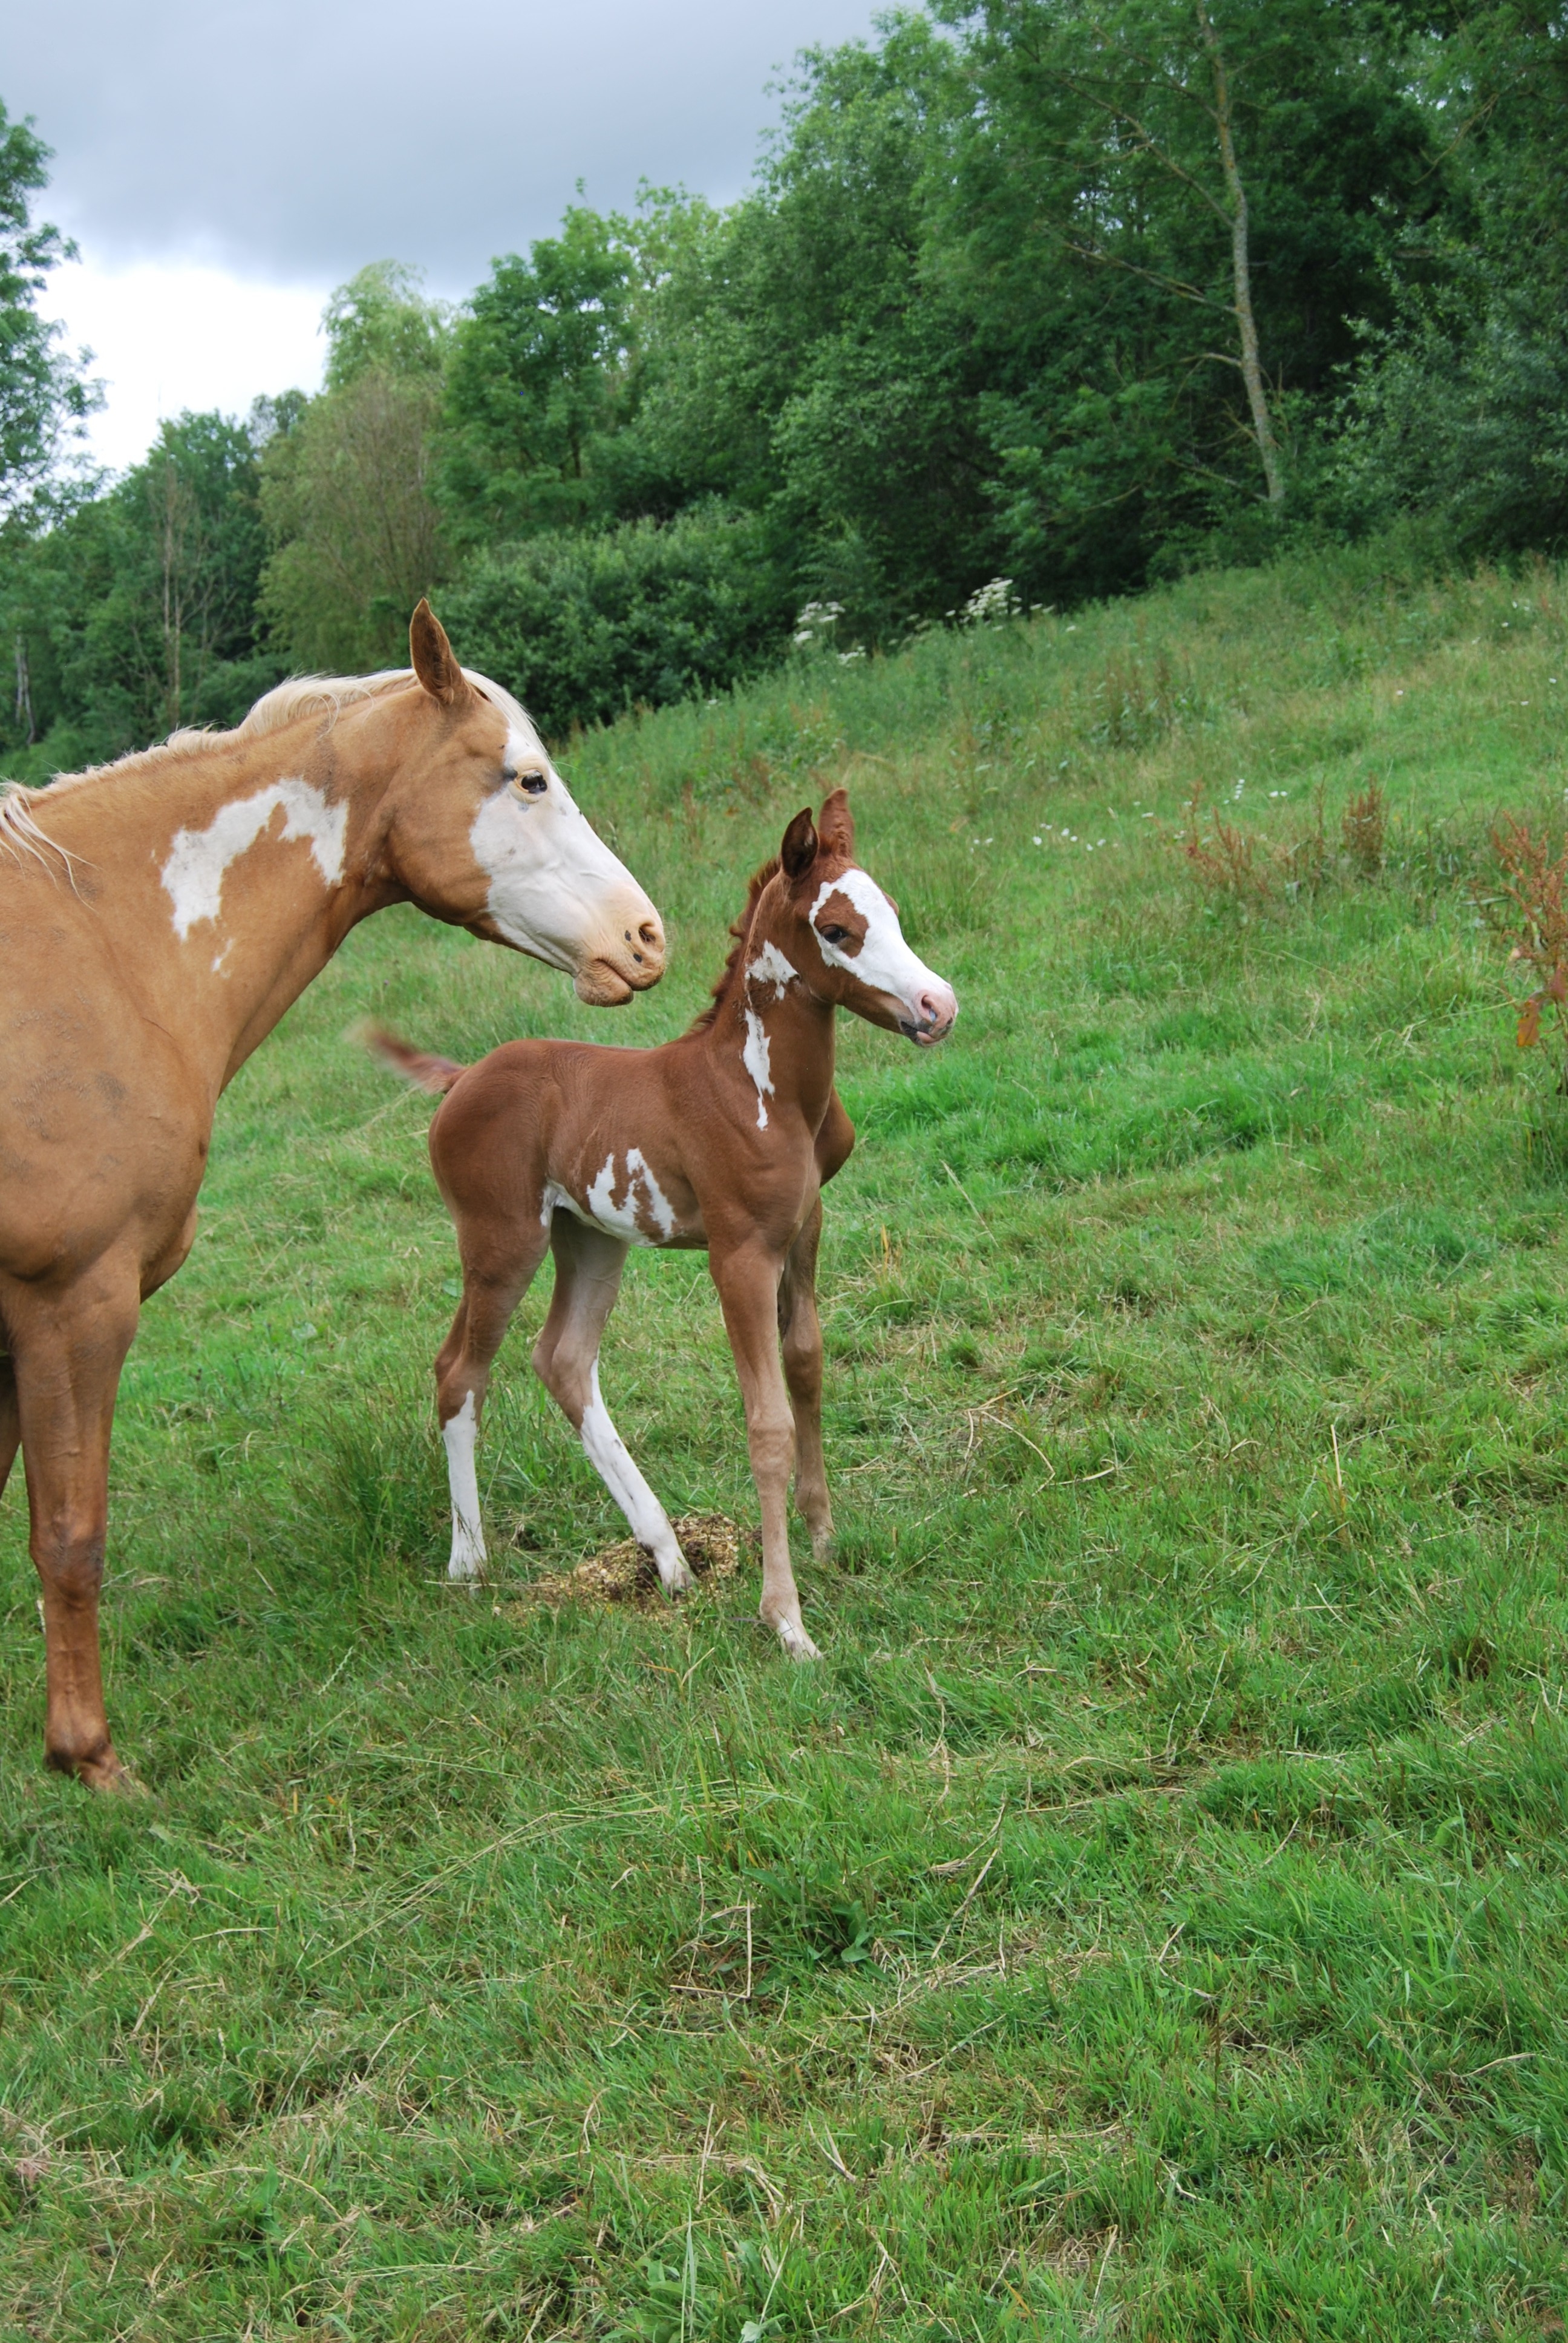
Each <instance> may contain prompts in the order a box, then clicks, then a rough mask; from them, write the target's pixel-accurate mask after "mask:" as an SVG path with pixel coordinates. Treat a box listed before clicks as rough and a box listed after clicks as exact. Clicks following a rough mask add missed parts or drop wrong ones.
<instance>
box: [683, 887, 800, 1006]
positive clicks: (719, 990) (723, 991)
mask: <svg viewBox="0 0 1568 2343" xmlns="http://www.w3.org/2000/svg"><path fill="white" fill-rule="evenodd" d="M778 872H779V857H778V856H777V855H776V854H774V855H770V856H769V860H767V861H766V862H765V863H764V864H763V865H762V868H761V869H760V870H754V871H753V872H752V874H751V884H750V885H749V888H748V889H747V890H746V909H745V910H743V911H742V912H741V914H740V916H739V919H738V920H731V921H730V924H729V932H730V934H731V935H732V936H733V937H734V939H735V941H734V943H733V944H732V945H731V946H730V949H729V959H728V960H726V961H725V963H724V966H723V967H722V969H721V970H719V977H718V980H717V981H716V982H715V984H714V987H713V998H712V1000H711V1001H709V1004H708V1006H707V1008H706V1009H705V1010H704V1011H702V1013H701V1015H700V1016H699V1017H697V1018H694V1019H693V1021H692V1022H691V1024H690V1026H689V1028H688V1031H690V1032H693V1033H701V1032H704V1031H706V1030H707V1028H708V1027H709V1025H711V1024H712V1022H713V1021H714V1019H715V1018H716V1017H717V1016H718V1014H719V1011H720V1010H721V1009H722V1008H723V1006H724V1004H725V1002H726V1001H728V1000H729V996H730V993H731V992H732V991H733V990H734V989H735V979H736V975H737V972H738V970H739V967H740V960H741V955H742V953H743V952H744V951H745V950H746V946H747V943H748V941H749V938H750V934H751V922H752V920H754V919H755V918H756V917H757V906H758V904H759V902H760V901H761V900H762V890H763V889H764V887H766V886H767V884H768V881H769V880H770V879H773V878H776V877H777V876H778Z"/></svg>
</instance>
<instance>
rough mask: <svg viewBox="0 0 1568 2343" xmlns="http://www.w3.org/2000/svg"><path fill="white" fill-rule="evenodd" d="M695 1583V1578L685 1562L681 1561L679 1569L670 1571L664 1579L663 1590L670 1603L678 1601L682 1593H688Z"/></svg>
mask: <svg viewBox="0 0 1568 2343" xmlns="http://www.w3.org/2000/svg"><path fill="white" fill-rule="evenodd" d="M696 1584H697V1581H696V1579H695V1578H693V1576H692V1574H691V1573H690V1571H689V1569H688V1568H687V1566H686V1564H685V1563H682V1564H681V1565H680V1568H679V1570H678V1571H672V1572H671V1573H670V1574H669V1576H668V1578H667V1579H666V1580H665V1582H664V1591H665V1593H666V1594H668V1597H669V1599H670V1601H671V1602H672V1603H678V1602H679V1600H680V1598H681V1596H682V1595H683V1594H690V1592H691V1590H692V1588H693V1587H694V1586H695V1585H696Z"/></svg>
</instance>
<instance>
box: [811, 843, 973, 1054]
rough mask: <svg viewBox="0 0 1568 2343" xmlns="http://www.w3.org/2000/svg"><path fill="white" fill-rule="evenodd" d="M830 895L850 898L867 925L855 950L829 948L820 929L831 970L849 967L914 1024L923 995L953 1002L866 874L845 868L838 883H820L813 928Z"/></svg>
mask: <svg viewBox="0 0 1568 2343" xmlns="http://www.w3.org/2000/svg"><path fill="white" fill-rule="evenodd" d="M833 895H847V896H848V897H849V900H850V902H851V903H853V905H854V906H855V909H856V910H857V911H859V914H860V917H861V918H862V919H863V920H865V922H866V934H865V940H864V941H863V942H862V943H861V945H860V949H859V951H857V952H847V951H845V950H842V949H841V948H840V947H839V945H837V944H830V943H829V941H828V940H827V938H826V937H825V936H824V935H823V934H822V932H821V930H818V932H817V941H818V944H819V946H820V948H821V953H822V957H823V959H824V960H826V961H827V962H828V964H829V967H830V968H843V969H848V970H849V973H850V975H851V976H858V977H859V980H860V982H861V983H862V984H866V985H869V987H870V989H871V990H872V991H873V992H887V993H890V994H891V995H892V997H893V999H894V1000H895V1001H903V1002H904V1003H905V1005H906V1007H908V1009H909V1010H910V1014H911V1016H913V1017H915V1018H916V1019H917V1021H918V1020H919V1009H920V998H921V995H922V994H924V993H928V992H929V993H934V994H935V996H936V998H937V999H938V1000H939V1001H940V1000H941V998H942V996H943V995H944V994H947V995H948V997H949V999H950V998H951V994H950V990H949V987H948V986H947V984H946V983H944V981H943V980H942V979H941V978H940V976H938V975H937V973H936V971H935V970H933V969H929V968H928V967H927V966H926V964H925V961H924V960H921V958H920V955H919V953H918V952H913V951H911V950H910V947H909V945H908V944H907V943H906V942H905V941H904V931H903V930H902V929H901V928H900V925H899V915H898V913H897V911H895V910H894V909H893V907H892V905H891V903H890V902H889V900H888V899H887V897H886V896H885V895H884V894H883V892H882V890H881V889H880V888H879V886H878V884H877V882H876V880H874V879H873V878H872V877H871V875H870V873H869V871H867V870H846V871H844V872H842V873H841V874H840V876H839V878H837V879H828V880H824V881H823V883H822V887H821V890H820V892H819V895H818V897H817V900H816V901H815V902H814V903H813V904H812V906H811V924H812V926H813V928H815V927H816V926H817V921H818V920H819V917H820V916H821V912H822V907H823V905H824V904H825V903H826V902H827V901H828V900H829V897H831V896H833ZM829 924H831V923H830V922H829Z"/></svg>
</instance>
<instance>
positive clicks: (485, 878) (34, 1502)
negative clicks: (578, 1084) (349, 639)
mask: <svg viewBox="0 0 1568 2343" xmlns="http://www.w3.org/2000/svg"><path fill="white" fill-rule="evenodd" d="M410 642H411V649H412V653H413V660H414V672H413V674H412V675H409V674H407V672H404V673H400V674H393V675H381V676H371V677H367V678H366V679H362V680H358V681H348V680H341V681H322V680H319V679H307V680H306V681H304V682H297V683H289V684H282V685H280V686H279V687H278V689H276V691H273V692H269V693H268V694H267V696H266V699H262V700H260V701H258V702H257V704H256V707H255V708H253V709H251V711H250V714H249V715H248V716H247V717H246V719H245V721H244V723H243V724H241V725H240V726H239V728H238V729H237V730H236V731H233V732H220V733H210V734H208V733H186V734H181V735H176V738H175V739H173V740H171V741H170V742H169V743H168V744H167V746H166V747H164V748H161V749H151V750H149V751H148V752H147V753H146V754H145V755H142V756H136V757H128V758H126V759H122V761H121V762H120V763H119V764H117V765H111V766H107V767H105V768H102V769H98V770H96V771H94V772H88V773H82V774H78V775H75V776H73V777H70V778H67V779H61V780H57V781H55V782H53V783H51V785H50V786H49V787H48V788H47V789H41V790H38V791H36V792H31V791H27V792H23V791H10V792H7V793H6V794H5V795H3V796H0V850H4V852H3V853H0V999H3V1000H4V1002H5V1016H4V1020H3V1021H0V1488H3V1487H4V1486H5V1478H6V1475H7V1473H9V1471H10V1469H11V1464H12V1462H13V1459H14V1458H15V1453H16V1447H17V1443H18V1440H20V1443H21V1447H22V1453H23V1458H24V1462H25V1466H26V1473H27V1501H28V1505H29V1508H30V1510H31V1515H32V1551H33V1559H34V1561H35V1564H37V1567H38V1574H39V1576H40V1577H41V1579H42V1580H43V1584H44V1621H45V1634H46V1636H47V1642H48V1683H49V1700H48V1716H47V1722H46V1724H45V1753H46V1755H47V1757H48V1760H49V1763H50V1764H51V1765H57V1766H60V1767H62V1768H64V1769H65V1770H67V1771H71V1772H75V1773H76V1774H78V1775H81V1776H82V1778H83V1779H84V1780H85V1781H87V1782H91V1783H94V1784H95V1785H98V1786H100V1787H103V1786H108V1785H114V1784H115V1783H116V1782H117V1781H119V1780H120V1779H121V1777H122V1768H121V1766H120V1763H119V1760H118V1758H117V1757H116V1755H115V1751H114V1746H113V1744H112V1743H111V1741H110V1738H109V1728H108V1724H107V1721H106V1717H105V1715H104V1694H103V1680H102V1674H101V1668H100V1663H99V1653H98V1624H97V1623H98V1590H99V1585H100V1582H101V1580H102V1577H103V1568H104V1536H105V1528H106V1518H107V1508H108V1456H109V1430H110V1423H111V1419H112V1417H113V1413H114V1405H115V1393H116V1387H117V1385H118V1383H119V1376H120V1369H121V1366H122V1364H123V1363H124V1360H125V1356H126V1351H127V1350H128V1349H129V1347H130V1342H131V1337H132V1336H133V1334H134V1333H135V1332H136V1313H137V1311H138V1308H139V1306H140V1303H141V1302H142V1300H143V1297H144V1296H145V1295H146V1294H148V1293H151V1292H153V1291H154V1289H155V1288H156V1287H157V1286H160V1285H162V1284H163V1282H165V1280H166V1278H170V1277H172V1276H173V1275H174V1273H175V1272H176V1269H178V1267H179V1266H180V1263H181V1262H183V1261H184V1260H185V1257H186V1253H187V1252H189V1251H190V1247H191V1242H192V1239H193V1237H194V1236H195V1233H196V1191H197V1189H198V1187H199V1186H200V1184H201V1178H202V1172H203V1170H204V1167H205V1165H206V1154H207V1144H208V1141H209V1138H210V1135H211V1131H212V1122H213V1111H214V1109H215V1107H216V1104H217V1100H218V1094H219V1092H220V1091H222V1090H223V1088H224V1086H225V1084H226V1082H227V1081H229V1079H230V1078H231V1076H232V1075H233V1074H235V1073H236V1071H237V1070H238V1069H239V1067H241V1066H242V1065H243V1064H244V1063H245V1061H246V1058H248V1057H249V1055H250V1053H251V1051H253V1050H254V1049H255V1048H256V1045H257V1043H258V1042H259V1041H262V1040H263V1039H264V1038H265V1036H266V1034H267V1033H268V1032H269V1031H271V1029H272V1027H273V1026H274V1025H276V1022H277V1021H278V1019H279V1018H280V1017H281V1016H282V1014H283V1012H284V1011H285V1010H286V1008H287V1007H288V1006H289V1003H290V1002H291V1001H294V1000H295V999H296V998H297V995H298V994H299V993H300V992H302V991H303V990H304V989H305V987H306V986H307V984H308V983H309V982H310V980H311V979H312V978H313V977H315V976H317V975H319V973H320V971H321V970H322V969H323V968H324V967H325V965H326V963H327V960H329V959H330V958H331V956H332V954H333V953H334V952H335V951H336V950H337V947H338V945H339V944H340V943H341V942H342V940H343V939H344V937H345V936H346V935H347V933H348V930H349V929H350V928H352V927H353V926H354V925H355V924H356V922H357V921H358V920H362V919H364V918H365V917H366V915H367V913H368V912H371V911H377V910H381V909H382V908H383V907H384V906H385V905H386V904H388V903H403V902H415V903H417V904H418V905H419V906H420V908H421V910H427V911H429V912H431V913H433V914H434V916H435V917H436V918H437V919H440V920H449V921H451V922H453V923H455V924H457V925H459V926H462V927H466V928H467V929H469V930H471V932H472V933H473V934H475V935H477V936H484V937H486V938H487V939H488V940H490V941H491V942H493V943H504V944H509V945H511V946H512V947H513V948H514V949H515V950H519V951H524V952H528V953H531V954H532V955H533V957H534V958H535V959H536V960H545V961H547V962H548V964H549V965H550V966H551V967H552V968H559V969H565V970H569V971H570V973H571V974H572V976H573V977H574V978H575V980H576V983H577V989H578V992H579V994H580V995H581V996H582V998H583V999H584V1000H585V1001H596V1002H603V1003H609V1002H615V1001H626V1000H628V999H629V998H630V995H631V993H632V992H633V991H634V990H640V989H641V988H642V987H644V986H645V985H649V984H652V983H654V982H656V981H657V980H658V976H659V974H660V971H661V970H662V968H663V965H664V937H663V932H662V930H661V929H660V927H659V922H658V913H657V912H656V911H655V910H654V908H653V906H652V904H651V903H650V902H649V901H648V897H647V896H646V895H645V894H644V893H643V891H642V890H641V888H640V887H639V886H638V884H637V882H636V880H633V879H632V878H631V876H630V875H629V873H628V871H626V870H623V869H622V867H621V865H620V864H619V863H618V861H617V860H616V858H615V856H614V855H613V854H611V853H610V851H609V850H608V847H606V846H605V845H604V844H603V843H602V842H601V841H600V840H598V838H597V837H596V836H595V835H594V832H593V831H592V830H590V828H589V827H588V823H587V821H586V820H584V819H583V817H582V815H581V814H580V813H579V812H578V809H577V807H576V806H575V805H574V804H573V803H572V800H571V799H570V798H569V797H568V794H567V792H566V790H565V789H564V788H563V787H562V785H561V782H560V779H559V778H558V775H557V773H556V772H555V770H554V769H553V767H552V766H551V764H550V760H549V759H548V756H547V755H546V753H545V750H544V748H543V746H542V744H541V742H540V741H539V739H538V735H537V734H536V732H535V731H534V729H533V727H532V725H531V724H530V723H529V722H528V718H527V717H526V716H525V715H524V713H523V711H522V709H520V708H519V707H518V704H517V702H516V700H514V699H511V697H510V696H509V695H508V693H506V692H504V691H501V690H499V689H498V688H497V686H496V685H494V684H492V683H488V682H487V681H486V680H485V679H484V678H483V677H482V676H468V675H466V674H465V672H464V670H463V669H461V668H459V667H458V665H457V660H456V659H454V657H453V655H452V651H451V648H450V646H449V645H448V643H447V638H446V636H445V634H444V633H443V632H442V630H441V628H440V627H439V625H438V624H437V620H436V619H435V618H433V617H432V615H431V613H430V610H429V608H427V605H426V604H424V603H423V602H422V603H421V604H420V606H419V608H418V609H417V611H416V612H415V615H414V620H413V625H412V628H411V630H410ZM7 858H8V859H7Z"/></svg>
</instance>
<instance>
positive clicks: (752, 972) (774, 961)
mask: <svg viewBox="0 0 1568 2343" xmlns="http://www.w3.org/2000/svg"><path fill="white" fill-rule="evenodd" d="M746 981H747V982H748V984H771V985H772V986H774V988H775V990H774V994H773V998H774V1000H775V1001H782V1000H783V998H784V995H785V992H786V991H787V990H788V989H789V986H790V985H791V984H793V982H794V981H795V970H793V969H792V968H791V967H790V965H789V961H788V960H786V959H785V957H784V955H783V953H782V952H781V951H780V950H779V947H778V945H777V944H776V943H775V942H774V941H773V940H772V938H771V937H769V940H768V941H767V942H766V943H765V944H764V945H763V947H762V949H761V950H760V951H759V953H758V955H757V957H756V959H755V960H753V961H752V963H751V965H750V967H749V969H748V970H747V971H746Z"/></svg>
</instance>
